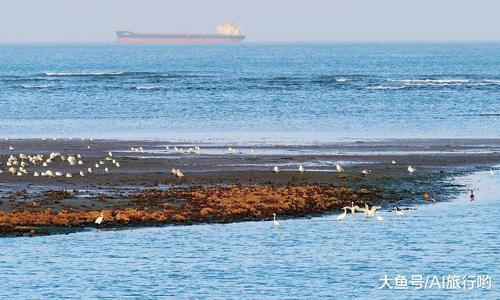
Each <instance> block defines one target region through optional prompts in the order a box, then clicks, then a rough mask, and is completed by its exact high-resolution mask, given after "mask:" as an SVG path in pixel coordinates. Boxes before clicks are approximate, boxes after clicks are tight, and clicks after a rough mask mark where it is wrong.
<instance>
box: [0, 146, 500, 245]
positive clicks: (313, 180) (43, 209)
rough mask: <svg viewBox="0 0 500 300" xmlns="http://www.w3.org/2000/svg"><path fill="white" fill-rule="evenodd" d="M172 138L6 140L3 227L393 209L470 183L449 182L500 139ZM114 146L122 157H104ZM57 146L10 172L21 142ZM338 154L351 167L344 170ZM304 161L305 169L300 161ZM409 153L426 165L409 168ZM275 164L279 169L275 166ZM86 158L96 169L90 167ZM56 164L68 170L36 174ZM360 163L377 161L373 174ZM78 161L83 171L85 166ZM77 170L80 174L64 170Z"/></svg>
mask: <svg viewBox="0 0 500 300" xmlns="http://www.w3.org/2000/svg"><path fill="white" fill-rule="evenodd" d="M174 145H175V144H173V143H169V142H163V141H123V140H92V141H90V140H88V139H86V140H84V141H82V140H80V139H78V140H77V139H73V140H67V139H64V140H59V139H58V140H56V141H53V140H45V141H42V140H41V139H28V140H24V139H12V140H8V141H5V140H2V141H0V153H2V154H3V155H0V162H1V164H0V170H4V173H3V174H0V236H12V235H14V236H15V235H39V234H52V233H58V232H65V231H66V229H67V230H68V231H69V232H71V231H73V230H82V229H83V228H88V227H89V226H93V222H94V220H95V218H97V216H98V215H99V212H104V215H105V222H104V227H106V228H108V227H110V228H113V227H121V226H142V225H147V224H151V225H153V224H156V225H163V224H195V223H226V222H239V221H249V220H269V218H270V217H272V213H273V212H276V213H277V214H278V215H279V216H280V217H286V218H288V217H306V216H309V215H311V214H321V213H326V212H331V213H338V212H339V209H340V208H341V207H343V206H350V204H351V202H355V205H360V206H362V205H364V204H365V203H367V204H369V205H370V206H371V205H375V204H381V205H382V206H383V208H384V209H387V208H391V209H392V207H393V206H396V205H398V206H399V205H401V206H408V205H414V204H419V203H427V201H425V200H423V198H422V193H424V192H428V193H430V194H431V195H432V196H433V197H435V198H436V199H437V201H445V200H447V199H450V198H451V197H453V195H455V194H456V193H457V192H458V191H460V190H463V189H464V188H463V187H457V186H453V185H452V184H450V178H452V177H453V176H456V175H460V174H463V173H467V172H473V171H478V170H486V169H488V168H491V167H493V166H496V165H498V164H500V151H499V149H500V139H466V140H464V139H446V140H442V139H427V140H425V139H424V140H422V139H418V140H388V141H377V142H374V141H370V142H350V143H345V142H340V143H336V144H328V145H325V144H320V145H309V146H307V145H302V146H295V145H293V146H280V145H275V146H271V147H269V146H258V145H257V146H255V147H252V146H248V147H239V148H236V149H235V154H228V150H227V147H228V145H207V146H201V148H200V153H199V154H196V153H193V152H190V153H187V151H186V150H187V149H189V148H194V147H195V146H196V145H195V144H192V143H188V142H185V143H182V144H180V143H179V144H177V146H178V147H182V148H183V153H177V152H175V151H174V150H173V147H176V146H174ZM166 146H169V148H170V149H169V150H167V149H166ZM9 147H13V150H9ZM131 147H134V148H135V147H142V149H143V152H138V151H131V150H130V148H131ZM229 147H230V145H229ZM251 150H253V151H254V152H250V151H251ZM110 151H112V155H113V156H112V158H113V159H115V160H116V161H118V162H119V163H120V164H121V165H120V167H116V166H115V165H114V164H112V163H111V160H106V157H107V156H108V158H109V153H108V152H110ZM51 152H58V153H60V154H59V155H58V156H56V157H54V159H52V160H51V161H50V163H49V164H48V165H47V167H43V166H42V165H41V164H36V165H33V164H32V163H30V162H26V169H27V173H28V174H22V176H12V175H9V174H8V172H7V170H8V166H7V165H6V163H7V160H8V159H9V157H10V156H11V155H12V156H15V157H16V158H17V160H18V163H21V161H22V160H21V159H20V158H19V155H20V154H21V153H22V154H25V155H27V156H28V155H29V156H35V155H37V154H40V155H43V156H44V158H43V161H45V160H46V159H47V158H48V156H49V155H50V153H51ZM77 154H80V155H81V158H82V159H81V160H82V162H83V164H82V165H69V164H68V163H67V161H64V160H62V156H64V157H67V156H72V155H77ZM391 160H397V164H395V165H393V164H391ZM100 162H102V163H103V164H102V165H100V164H99V163H100ZM336 163H341V164H342V166H343V167H344V169H345V172H342V173H337V172H336V170H335V165H336ZM96 164H99V168H96ZM299 165H303V166H304V168H305V169H306V171H305V173H303V174H302V173H299V172H298V171H297V168H298V166H299ZM408 165H412V166H414V167H415V168H416V169H417V172H416V173H415V174H408V171H407V170H406V168H407V166H408ZM273 166H279V168H280V170H281V171H280V172H279V173H274V172H272V168H273ZM88 168H93V172H92V173H88V172H87V171H86V170H87V169H88ZM103 168H108V172H107V173H106V172H104V171H103ZM172 168H179V169H181V170H182V172H183V173H184V177H182V178H177V177H175V176H173V175H172V174H171V173H170V170H171V169H172ZM47 169H51V170H52V171H54V172H55V171H58V172H60V173H61V175H63V176H56V177H51V178H48V177H42V176H38V177H34V176H33V173H34V172H39V173H41V172H44V170H45V171H46V170H47ZM362 170H372V173H371V174H369V175H363V174H361V171H362ZM79 171H84V172H85V176H84V177H81V176H79V175H78V172H79ZM67 173H70V174H71V175H72V177H71V178H66V177H65V176H64V174H67ZM207 199H208V200H210V201H208V200H207ZM308 201H312V202H310V203H309V202H308ZM308 203H309V204H308ZM202 212H203V213H202ZM63 229H64V230H63Z"/></svg>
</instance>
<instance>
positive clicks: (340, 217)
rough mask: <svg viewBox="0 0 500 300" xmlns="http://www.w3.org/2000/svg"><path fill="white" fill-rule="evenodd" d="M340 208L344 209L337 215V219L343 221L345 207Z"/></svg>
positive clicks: (345, 212) (345, 211)
mask: <svg viewBox="0 0 500 300" xmlns="http://www.w3.org/2000/svg"><path fill="white" fill-rule="evenodd" d="M342 209H343V210H344V212H343V213H341V214H340V215H338V217H337V221H344V219H345V215H346V214H347V209H346V208H345V207H343V208H342Z"/></svg>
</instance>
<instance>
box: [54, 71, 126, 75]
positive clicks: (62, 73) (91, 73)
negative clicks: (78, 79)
mask: <svg viewBox="0 0 500 300" xmlns="http://www.w3.org/2000/svg"><path fill="white" fill-rule="evenodd" d="M44 74H45V76H115V75H123V74H125V72H88V73H86V72H45V73H44Z"/></svg>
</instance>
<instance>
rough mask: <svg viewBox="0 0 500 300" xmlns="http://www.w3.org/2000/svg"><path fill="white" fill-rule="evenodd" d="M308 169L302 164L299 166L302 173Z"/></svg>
mask: <svg viewBox="0 0 500 300" xmlns="http://www.w3.org/2000/svg"><path fill="white" fill-rule="evenodd" d="M305 171H306V170H305V169H304V167H303V166H302V165H300V166H299V172H300V173H304V172H305Z"/></svg>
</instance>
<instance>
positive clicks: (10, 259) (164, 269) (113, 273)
mask: <svg viewBox="0 0 500 300" xmlns="http://www.w3.org/2000/svg"><path fill="white" fill-rule="evenodd" d="M456 181H457V182H456V183H458V184H466V185H468V186H470V187H471V188H474V190H475V191H476V200H475V201H473V202H471V201H469V199H468V196H467V194H462V195H458V196H457V198H456V199H454V200H453V201H451V202H442V203H436V204H427V205H417V206H416V207H415V209H414V210H409V211H407V212H406V215H405V216H403V217H399V216H396V215H395V214H394V213H393V212H391V211H382V212H381V213H380V214H381V215H383V216H384V217H385V221H376V220H374V219H373V218H371V219H366V218H364V217H363V216H362V215H361V214H358V215H356V216H355V217H352V216H351V215H347V217H346V220H345V221H344V222H338V221H336V215H324V216H322V217H315V218H312V219H288V220H281V219H280V216H278V219H279V221H280V222H281V228H280V229H278V230H276V229H274V228H273V226H272V224H271V222H270V221H262V222H244V223H233V224H211V225H193V226H166V227H159V228H154V227H153V228H141V229H127V230H121V231H106V230H104V231H99V232H96V231H95V229H89V230H88V231H85V232H79V233H73V234H69V235H55V236H40V237H33V238H28V237H26V238H2V239H0V250H1V255H0V282H1V283H2V284H1V287H2V288H1V289H0V297H1V298H2V299H31V298H44V299H60V298H66V297H71V298H99V299H102V298H124V297H132V298H137V299H145V298H155V297H166V296H170V297H171V298H175V299H186V298H189V299H193V298H196V299H200V298H201V299H203V298H207V299H214V298H215V299H316V298H320V299H321V298H330V299H355V298H359V299H499V297H500V290H499V287H498V284H499V276H500V273H499V270H500V256H499V253H500V246H499V244H498V234H499V229H500V225H499V223H498V212H499V211H500V198H499V196H498V195H500V176H499V175H496V176H491V175H490V174H489V172H481V173H476V174H473V175H469V176H465V177H459V178H457V179H456ZM398 275H400V276H404V278H406V279H407V288H406V289H402V290H396V289H389V288H384V289H379V288H380V287H381V286H382V283H383V281H382V280H381V279H383V278H384V276H387V277H388V278H389V279H391V281H390V285H391V287H394V286H395V282H394V279H395V277H396V276H398ZM448 275H449V276H459V277H460V278H464V277H463V276H467V277H466V279H467V280H471V281H475V282H476V283H475V284H474V286H472V285H471V284H472V283H468V284H467V285H466V288H465V289H464V288H463V283H461V285H460V287H458V288H456V287H455V288H454V289H451V288H446V285H445V286H443V283H442V276H445V277H446V276H448ZM412 276H415V277H413V278H412ZM417 276H422V278H423V279H424V281H426V280H427V278H428V277H429V278H431V279H429V280H432V278H433V277H434V276H437V277H438V278H439V280H440V285H439V286H437V285H436V284H433V285H432V288H430V287H431V285H430V282H431V281H428V283H427V284H426V285H424V286H423V287H422V288H421V289H418V288H417V287H418V284H419V282H417V280H416V279H418V278H417ZM478 276H490V279H491V281H490V283H491V286H489V285H488V284H485V285H484V286H483V287H478V286H477V285H476V284H477V277H478ZM482 278H484V277H482ZM424 284H425V283H424ZM471 287H472V288H471ZM469 288H471V289H469Z"/></svg>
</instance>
